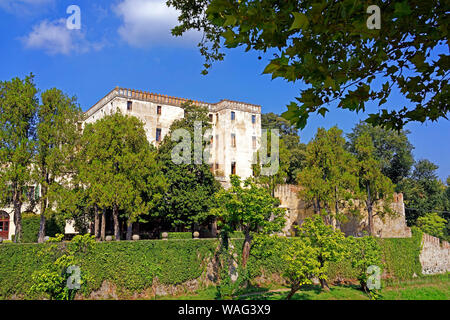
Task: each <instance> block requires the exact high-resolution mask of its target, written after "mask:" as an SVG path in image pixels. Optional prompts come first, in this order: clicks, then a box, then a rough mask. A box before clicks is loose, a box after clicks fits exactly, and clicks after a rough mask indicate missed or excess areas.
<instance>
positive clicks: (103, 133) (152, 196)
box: [80, 112, 166, 240]
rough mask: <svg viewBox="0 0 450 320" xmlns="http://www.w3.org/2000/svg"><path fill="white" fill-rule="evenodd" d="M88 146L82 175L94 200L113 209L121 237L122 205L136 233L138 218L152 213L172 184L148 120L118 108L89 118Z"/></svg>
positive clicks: (85, 135)
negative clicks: (164, 173)
mask: <svg viewBox="0 0 450 320" xmlns="http://www.w3.org/2000/svg"><path fill="white" fill-rule="evenodd" d="M82 146H83V148H82V151H81V156H82V159H84V161H83V163H84V164H82V166H81V169H80V176H81V177H80V178H81V181H82V182H83V184H84V185H86V186H87V188H88V190H89V191H88V192H89V197H90V200H91V203H92V204H93V205H96V206H98V208H100V209H107V208H110V209H111V210H112V215H113V220H114V237H115V239H116V240H120V238H121V237H120V227H119V218H120V216H119V215H120V212H119V211H121V212H122V216H123V217H124V218H125V220H126V224H127V235H126V237H127V239H131V232H132V224H133V222H135V221H136V220H137V219H138V218H139V217H140V216H142V215H148V214H149V213H150V210H152V209H153V208H154V206H155V204H156V203H158V202H159V201H160V199H161V197H162V194H163V193H164V190H165V186H166V182H165V179H164V177H163V176H162V175H161V174H160V168H159V165H158V164H157V162H156V151H155V150H154V148H153V147H152V146H151V145H150V143H149V142H148V140H147V136H146V134H145V130H144V124H143V123H142V121H141V120H139V119H138V118H136V117H130V116H127V115H122V114H121V113H120V112H116V113H114V114H112V115H108V116H105V117H103V118H102V119H100V120H98V121H96V122H94V123H92V124H87V125H86V127H85V128H84V132H83V137H82ZM96 220H97V221H98V219H96Z"/></svg>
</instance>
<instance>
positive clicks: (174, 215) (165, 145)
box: [155, 103, 221, 229]
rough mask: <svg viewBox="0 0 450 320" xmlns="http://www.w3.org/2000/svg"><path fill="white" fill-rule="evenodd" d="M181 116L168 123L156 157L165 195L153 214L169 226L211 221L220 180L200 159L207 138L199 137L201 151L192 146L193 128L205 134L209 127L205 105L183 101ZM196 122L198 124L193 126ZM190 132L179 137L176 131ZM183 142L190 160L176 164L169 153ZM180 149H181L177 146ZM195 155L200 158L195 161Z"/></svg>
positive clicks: (206, 163)
mask: <svg viewBox="0 0 450 320" xmlns="http://www.w3.org/2000/svg"><path fill="white" fill-rule="evenodd" d="M183 109H184V117H183V118H182V119H178V120H175V121H174V122H173V123H172V124H171V126H170V132H169V133H168V134H167V135H166V136H165V137H164V140H163V141H162V142H161V145H160V146H159V148H158V155H157V161H158V162H159V163H160V164H161V171H162V173H163V175H164V177H165V178H166V181H167V183H168V185H167V189H166V191H165V193H164V196H163V197H162V198H161V199H160V201H159V202H158V205H157V206H156V207H155V215H157V217H158V218H160V219H162V221H163V223H165V224H166V225H168V226H172V227H180V228H190V229H193V228H194V226H195V225H196V224H203V223H207V222H210V221H211V219H212V217H211V215H210V209H211V208H213V207H215V198H214V195H215V194H216V193H217V191H219V190H220V188H221V186H220V183H219V182H218V181H217V180H216V179H215V178H214V175H213V174H212V172H211V170H210V168H209V165H208V161H205V159H203V150H205V148H207V146H208V142H207V141H205V139H202V141H201V144H200V147H201V149H200V150H201V152H200V154H196V150H198V149H199V148H198V147H199V146H198V145H197V148H195V147H194V137H195V132H196V131H197V130H198V131H197V134H198V133H199V132H201V137H204V136H205V134H206V130H208V129H210V128H211V124H210V123H209V117H208V109H207V108H205V107H201V106H195V105H192V103H186V104H184V105H183ZM197 123H201V128H198V129H196V128H195V126H196V124H197ZM178 129H179V130H180V131H181V132H183V133H188V134H190V137H189V138H190V140H189V141H184V140H185V139H184V138H183V137H181V139H182V140H181V141H178V140H179V139H180V137H178V138H177V133H180V131H177V130H178ZM180 146H182V149H183V150H182V151H183V155H184V153H185V152H187V154H188V156H187V158H188V159H186V160H189V163H181V164H176V163H174V162H173V160H172V153H174V152H175V150H178V149H179V147H180ZM179 151H181V150H179ZM177 155H178V154H177ZM196 156H198V158H200V159H203V160H202V162H201V163H196V161H195V159H196Z"/></svg>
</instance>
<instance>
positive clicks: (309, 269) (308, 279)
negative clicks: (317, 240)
mask: <svg viewBox="0 0 450 320" xmlns="http://www.w3.org/2000/svg"><path fill="white" fill-rule="evenodd" d="M283 252H284V254H283V256H282V259H283V262H284V270H283V277H284V278H286V279H287V281H288V283H289V285H290V286H291V291H290V292H289V293H288V295H287V296H286V299H287V300H290V299H291V298H292V296H293V295H294V294H295V293H296V292H297V291H298V290H299V289H300V288H301V287H302V286H303V285H305V284H312V283H313V282H312V279H313V278H314V277H316V276H317V275H318V274H320V272H321V266H320V262H319V261H318V260H317V256H318V249H317V248H315V247H313V246H312V245H311V242H310V240H309V239H308V238H306V239H298V238H293V239H292V241H290V242H289V244H288V246H287V248H283Z"/></svg>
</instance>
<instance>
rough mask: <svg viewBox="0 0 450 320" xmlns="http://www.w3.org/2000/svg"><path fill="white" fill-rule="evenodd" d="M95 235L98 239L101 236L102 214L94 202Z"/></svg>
mask: <svg viewBox="0 0 450 320" xmlns="http://www.w3.org/2000/svg"><path fill="white" fill-rule="evenodd" d="M94 237H95V239H96V240H98V239H99V238H100V215H99V213H98V206H97V205H96V204H94Z"/></svg>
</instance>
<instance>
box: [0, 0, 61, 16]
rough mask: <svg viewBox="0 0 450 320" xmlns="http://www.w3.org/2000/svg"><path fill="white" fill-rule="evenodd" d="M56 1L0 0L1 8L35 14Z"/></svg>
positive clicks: (17, 12) (19, 12)
mask: <svg viewBox="0 0 450 320" xmlns="http://www.w3.org/2000/svg"><path fill="white" fill-rule="evenodd" d="M54 3H55V0H0V8H1V9H4V10H6V11H7V12H9V13H14V14H34V13H36V12H39V11H44V10H46V9H47V7H48V6H49V5H53V4H54ZM39 9H42V10H39Z"/></svg>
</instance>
